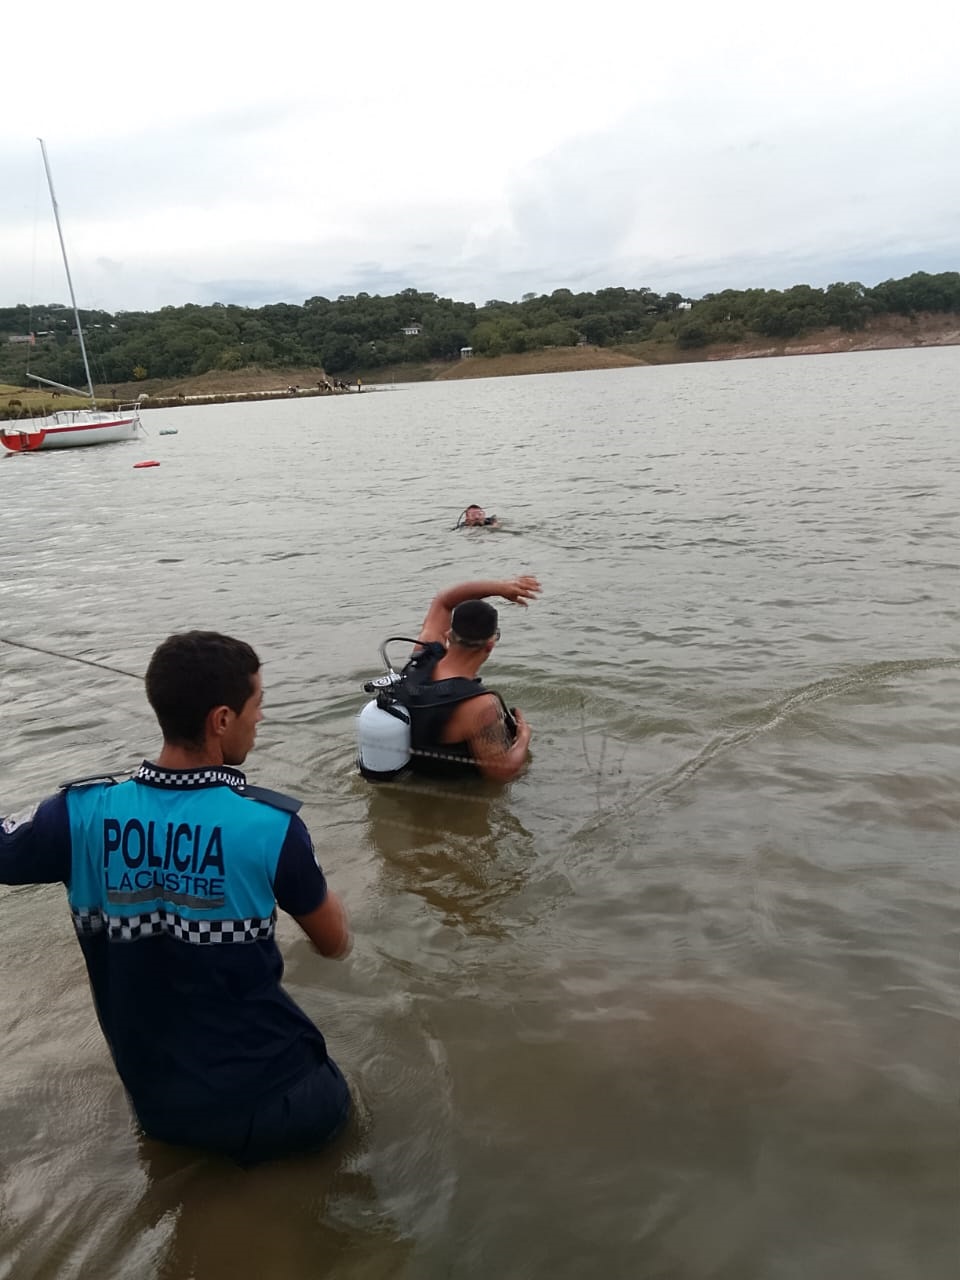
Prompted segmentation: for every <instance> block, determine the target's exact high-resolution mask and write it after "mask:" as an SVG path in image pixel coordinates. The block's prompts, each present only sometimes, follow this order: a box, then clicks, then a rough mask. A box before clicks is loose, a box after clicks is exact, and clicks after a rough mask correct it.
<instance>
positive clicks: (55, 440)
mask: <svg viewBox="0 0 960 1280" xmlns="http://www.w3.org/2000/svg"><path fill="white" fill-rule="evenodd" d="M37 141H38V142H39V143H40V153H41V155H42V156H43V168H44V172H45V173H46V175H47V186H48V187H49V188H50V201H51V203H52V205H53V216H54V219H55V221H56V224H57V235H58V236H59V237H60V252H61V253H62V254H63V267H64V271H65V272H66V275H67V287H68V289H69V290H70V301H71V303H72V304H73V315H74V320H75V322H76V326H77V337H78V339H79V341H80V354H81V355H82V356H83V371H84V373H85V374H86V376H87V389H86V391H82V390H78V389H77V388H76V387H68V386H65V385H64V384H63V383H62V382H51V381H50V379H49V378H41V377H39V376H38V375H37V374H35V373H28V374H27V377H28V378H30V379H32V381H34V382H41V383H43V384H44V386H47V387H56V388H57V389H58V390H60V391H69V392H70V393H71V394H72V395H75V396H87V397H88V398H89V400H90V408H89V409H60V410H57V411H56V412H54V413H48V414H47V415H46V416H45V417H42V418H31V419H29V421H28V422H24V421H23V420H22V419H21V425H18V426H11V425H10V424H9V423H7V424H4V425H2V426H0V444H2V445H3V446H4V448H6V449H10V450H12V451H13V452H14V453H33V452H34V451H35V450H37V449H72V448H75V447H77V446H78V445H87V444H109V443H111V442H113V441H115V440H134V439H136V437H137V435H138V433H139V431H140V406H139V404H129V405H121V406H120V408H119V409H98V408H97V399H96V396H95V395H94V391H93V379H92V378H91V377H90V364H89V362H88V360H87V347H86V343H85V342H84V340H83V326H82V325H81V324H80V312H79V311H78V310H77V299H76V297H75V296H74V292H73V280H72V278H71V276H70V263H69V262H68V261H67V247H66V245H65V243H64V240H63V231H62V229H61V227H60V210H59V208H58V207H57V197H56V194H55V193H54V190H53V178H52V177H51V174H50V163H49V161H48V160H47V149H46V147H45V146H44V144H43V139H42V138H38V139H37Z"/></svg>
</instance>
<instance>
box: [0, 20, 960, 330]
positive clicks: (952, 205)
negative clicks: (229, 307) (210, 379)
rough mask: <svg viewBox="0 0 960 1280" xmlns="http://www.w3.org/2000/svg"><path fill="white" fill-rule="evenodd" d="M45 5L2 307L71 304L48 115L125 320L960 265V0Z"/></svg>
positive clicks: (6, 139) (12, 161)
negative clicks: (660, 6)
mask: <svg viewBox="0 0 960 1280" xmlns="http://www.w3.org/2000/svg"><path fill="white" fill-rule="evenodd" d="M48 17H49V19H50V26H51V31H52V33H53V35H52V37H51V40H50V42H49V43H47V44H45V46H44V57H43V60H42V64H41V65H40V67H39V69H38V64H37V63H36V62H35V61H34V60H33V59H20V58H16V59H8V61H7V63H6V64H5V99H6V100H7V101H8V103H18V104H20V103H26V104H29V105H28V107H27V108H26V109H24V108H23V107H19V108H18V109H15V110H14V111H12V112H11V111H8V113H7V114H6V115H5V117H4V119H3V120H2V121H0V174H2V175H3V179H4V180H3V181H2V182H0V305H9V304H11V303H14V302H18V301H30V300H32V299H38V298H39V297H41V296H42V297H43V298H44V299H49V298H51V297H57V296H59V297H61V298H65V289H64V287H63V284H62V273H60V268H59V265H58V260H57V246H56V242H55V239H54V237H53V234H52V226H51V223H50V218H49V213H48V207H47V205H46V196H45V191H44V189H43V186H42V177H41V174H40V167H39V156H38V154H37V153H36V144H35V143H34V142H33V136H34V135H35V134H37V133H42V134H44V135H45V136H46V137H47V140H48V147H49V151H50V155H51V161H52V163H53V166H54V176H55V181H56V185H57V193H58V197H59V201H60V206H61V210H62V214H63V218H64V223H65V233H66V236H67V242H68V247H69V250H70V254H71V263H72V265H73V267H74V272H75V276H76V282H77V287H78V292H79V294H80V297H81V302H82V303H83V304H86V305H99V306H103V307H106V308H108V309H121V308H124V309H133V308H140V307H146V308H151V309H152V308H154V307H157V306H160V305H164V304H168V303H174V304H175V303H181V302H187V301H209V300H214V298H215V295H214V293H212V292H211V291H215V290H217V289H222V290H223V294H222V297H221V300H223V301H240V302H250V303H251V304H252V305H260V304H261V303H262V302H264V301H268V300H271V299H272V298H273V297H277V298H278V299H279V298H284V299H286V300H292V301H299V300H301V299H302V298H305V297H308V296H311V295H313V294H316V293H324V294H327V295H328V296H335V295H336V293H338V292H341V291H350V292H354V291H357V290H359V289H363V288H366V289H368V290H369V291H376V290H377V289H378V288H379V289H381V290H390V291H392V290H393V289H394V288H400V287H405V286H406V285H408V284H414V285H417V286H419V287H422V288H425V289H434V290H436V291H438V292H441V293H450V294H453V295H454V296H458V297H464V298H470V299H473V300H476V301H483V300H484V299H485V298H487V297H493V296H504V297H516V296H519V294H520V293H522V292H524V291H526V290H528V289H534V290H540V289H550V288H554V287H558V286H560V285H565V284H569V285H571V286H574V287H582V288H595V287H598V286H600V285H604V284H619V283H623V284H631V283H632V284H641V283H645V284H650V285H651V286H652V287H654V288H660V289H669V288H677V289H678V290H679V291H681V292H691V293H696V292H702V291H704V290H705V289H708V288H717V287H722V286H723V285H724V284H729V285H731V286H734V287H743V286H746V285H749V284H764V283H766V284H789V283H792V282H794V281H795V280H796V279H808V280H809V281H810V282H811V283H817V282H818V279H820V278H824V277H825V278H827V279H838V278H854V277H855V276H857V275H859V276H860V278H864V279H865V283H871V282H872V280H871V277H870V275H869V273H868V268H870V267H871V266H872V268H873V270H874V273H875V272H876V270H877V269H878V268H882V267H883V266H884V265H886V264H889V271H887V272H882V271H881V274H894V275H895V274H904V273H906V272H907V271H909V270H912V269H914V268H915V264H916V263H918V262H922V263H924V264H925V266H926V269H929V270H947V269H956V268H957V266H958V262H960V233H958V231H957V227H958V226H960V221H958V213H960V179H958V176H957V174H958V166H957V165H956V159H955V157H956V154H957V151H958V142H960V136H958V132H960V124H958V122H960V89H958V85H957V79H956V76H955V71H954V60H955V49H956V47H957V37H958V36H960V20H958V17H957V15H956V10H955V8H954V7H949V8H948V7H947V6H945V5H941V4H939V3H938V2H937V0H919V2H918V3H916V4H914V5H913V7H912V8H911V10H910V11H909V13H903V14H898V15H897V17H896V20H895V21H894V20H893V18H892V17H891V18H889V19H885V17H884V15H883V12H882V11H881V10H880V9H878V7H877V6H876V5H875V4H871V5H867V4H866V3H864V2H862V0H852V2H851V0H848V2H847V3H846V4H844V5H838V4H836V3H830V4H828V3H826V2H825V0H810V3H808V4H807V5H806V6H804V7H803V8H802V9H793V10H784V9H780V10H775V9H772V8H771V7H770V6H769V5H768V4H767V3H766V2H765V0H764V3H760V2H759V0H739V3H732V4H730V5H727V6H717V5H714V4H712V3H707V0H690V2H689V3H688V4H687V5H685V6H683V7H682V8H676V9H674V10H670V11H668V12H665V13H657V12H647V11H645V10H644V9H642V8H641V7H639V6H626V5H625V4H622V3H617V4H614V3H612V0H598V2H597V3H594V4H592V5H590V6H582V7H581V8H579V9H571V10H570V11H569V12H568V11H567V10H565V9H559V8H557V7H550V8H549V9H548V7H547V6H545V5H543V6H541V5H537V6H530V5H527V6H522V5H517V4H516V3H512V4H507V3H505V0H492V2H491V3H490V4H488V5H486V6H484V8H483V9H482V10H479V9H476V8H471V7H463V8H460V9H457V8H454V7H451V6H450V5H449V4H440V3H439V2H438V0H426V3H422V4H419V5H417V6H416V7H404V6H400V5H396V4H395V3H393V4H387V3H385V2H384V0H370V3H368V4H366V5H365V6H363V7H362V8H357V9H351V10H349V11H348V10H346V9H344V10H342V11H340V12H334V11H331V10H330V9H329V8H322V7H316V6H309V7H308V6H306V5H305V4H304V5H302V4H300V3H297V2H296V0H279V3H277V4H274V5H273V6H271V8H270V9H269V10H266V11H263V12H261V13H259V14H257V15H256V17H255V18H250V19H249V20H248V19H245V18H244V17H243V16H242V14H241V13H240V11H237V12H236V14H234V16H232V17H231V18H230V19H229V21H228V20H227V18H226V17H225V15H224V11H223V10H222V9H214V8H213V7H212V6H211V7H209V8H208V7H206V6H203V5H197V4H196V3H192V4H189V5H188V4H186V3H185V2H184V0H172V3H171V4H169V5H168V6H167V7H166V8H164V9H163V10H160V9H156V10H151V11H149V12H131V11H130V10H129V7H127V6H124V5H120V4H119V3H118V2H116V0H100V3H99V4H94V5H93V7H92V9H91V7H90V6H87V7H85V8H82V9H77V8H76V6H70V7H68V6H66V5H64V4H63V3H62V0H61V3H60V4H58V5H57V6H56V8H55V10H54V11H52V12H49V13H48ZM25 19H26V15H25V13H23V12H20V11H18V12H16V13H14V14H12V15H8V19H7V21H8V24H9V25H10V28H11V30H10V31H8V32H7V35H8V39H7V41H6V45H7V47H8V48H17V47H32V45H33V44H34V43H35V41H36V38H37V33H36V30H35V29H34V23H35V16H34V15H31V16H30V19H29V23H27V22H26V20H25ZM18 24H19V29H18ZM37 227H40V228H42V230H41V232H40V234H39V235H38V234H37V232H36V230H35V229H36V228H37ZM35 246H36V247H35ZM724 272H729V273H732V274H731V275H730V277H729V278H725V277H724ZM797 272H801V273H804V272H805V273H806V274H805V275H804V274H800V275H797V274H796V273H797ZM878 278H879V277H878ZM38 279H39V280H41V281H43V284H42V286H38ZM51 289H53V293H51V292H50V290H51ZM271 290H278V291H279V292H278V293H276V294H274V293H271Z"/></svg>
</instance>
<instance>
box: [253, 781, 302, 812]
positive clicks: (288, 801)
mask: <svg viewBox="0 0 960 1280" xmlns="http://www.w3.org/2000/svg"><path fill="white" fill-rule="evenodd" d="M237 795H240V796H243V798H244V799H245V800H259V801H260V803H261V804H268V805H269V806H270V807H271V809H281V810H282V811H283V812H284V813H299V812H300V809H301V808H302V807H303V801H302V800H297V799H296V797H295V796H287V795H284V794H283V792H282V791H271V790H270V788H269V787H252V786H251V785H250V784H249V782H248V783H247V784H246V785H245V786H244V787H243V788H242V790H240V791H238V792H237Z"/></svg>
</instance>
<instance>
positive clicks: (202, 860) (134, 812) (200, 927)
mask: <svg viewBox="0 0 960 1280" xmlns="http://www.w3.org/2000/svg"><path fill="white" fill-rule="evenodd" d="M259 795H260V796H261V797H269V798H270V799H272V800H274V801H277V802H282V801H287V798H286V797H282V796H278V795H276V794H275V793H272V792H262V793H259ZM296 808H299V805H297V804H296V802H295V801H287V803H286V804H285V805H284V806H283V807H282V808H278V807H274V804H272V803H270V802H269V801H268V803H262V802H261V801H260V799H259V798H258V793H257V790H256V788H248V789H247V794H246V795H244V794H243V793H241V792H240V791H238V790H236V789H234V788H233V787H231V786H226V785H224V786H203V787H196V788H193V789H189V790H182V791H181V790H175V789H172V788H169V787H154V786H149V785H146V784H143V783H140V782H137V781H136V780H133V779H131V780H130V781H127V782H121V783H117V784H114V783H110V782H107V783H104V782H96V783H94V784H92V785H88V786H72V787H70V788H69V789H68V791H67V810H68V813H69V815H70V838H71V847H72V876H71V880H70V885H69V898H70V908H71V911H72V913H73V920H74V925H75V927H76V929H77V932H78V933H81V934H91V933H98V932H100V931H101V930H103V929H106V930H107V933H108V937H109V938H110V939H111V940H117V941H132V940H134V939H137V938H140V937H148V936H150V935H153V934H157V933H169V934H172V935H173V936H174V937H176V938H179V939H181V940H182V941H185V942H196V943H213V942H252V941H256V940H258V939H263V938H271V937H272V936H273V930H274V922H275V918H276V915H275V911H276V899H275V897H274V891H273V881H274V876H275V874H276V869H277V861H278V858H279V856H280V850H281V848H282V846H283V842H284V839H285V837H286V834H287V831H288V829H289V826H290V813H291V811H295V809H296Z"/></svg>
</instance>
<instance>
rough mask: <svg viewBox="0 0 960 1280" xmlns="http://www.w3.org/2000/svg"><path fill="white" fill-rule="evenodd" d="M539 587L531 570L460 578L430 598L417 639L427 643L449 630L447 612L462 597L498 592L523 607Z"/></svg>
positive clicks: (467, 598)
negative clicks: (511, 575)
mask: <svg viewBox="0 0 960 1280" xmlns="http://www.w3.org/2000/svg"><path fill="white" fill-rule="evenodd" d="M541 590H542V588H541V586H540V583H539V582H538V581H537V579H536V578H535V577H533V576H532V575H531V574H519V575H518V576H517V577H515V578H490V579H481V580H480V581H478V582H460V583H457V585H456V586H453V587H445V588H444V589H443V590H442V591H438V592H437V594H436V595H435V596H434V597H433V599H432V600H431V601H430V607H429V609H428V610H427V616H426V617H425V618H424V620H423V625H422V627H421V628H420V634H419V636H418V637H417V642H418V643H419V644H429V643H430V642H431V641H434V640H441V641H442V640H443V639H444V638H445V637H446V634H447V632H448V631H449V630H450V615H451V614H452V613H453V611H454V609H455V608H456V607H457V605H458V604H463V602H464V601H465V600H483V599H486V597H488V596H501V597H502V598H503V599H504V600H509V601H510V602H511V603H512V604H519V605H522V606H523V607H524V608H526V607H527V605H528V603H529V602H530V601H531V600H533V599H535V598H536V597H537V596H538V595H539V594H540V591H541Z"/></svg>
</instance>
